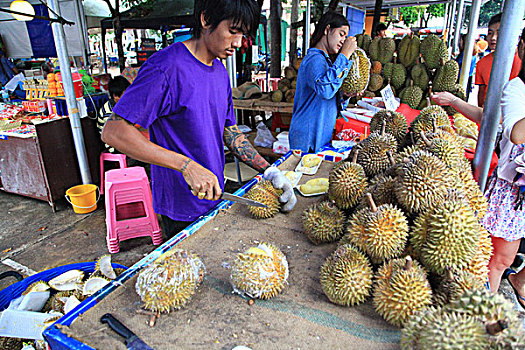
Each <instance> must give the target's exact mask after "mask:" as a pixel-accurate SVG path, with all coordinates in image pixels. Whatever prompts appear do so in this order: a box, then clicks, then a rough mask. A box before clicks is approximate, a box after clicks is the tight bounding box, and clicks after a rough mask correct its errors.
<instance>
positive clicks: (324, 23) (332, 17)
mask: <svg viewBox="0 0 525 350" xmlns="http://www.w3.org/2000/svg"><path fill="white" fill-rule="evenodd" d="M328 26H330V29H336V28H341V27H342V26H348V27H350V25H349V24H348V20H347V19H346V17H345V16H343V15H342V14H340V13H337V12H334V11H327V12H326V13H325V14H324V15H322V16H321V18H320V19H319V22H317V25H316V26H315V30H314V33H313V34H312V38H311V39H310V47H314V46H315V45H317V43H318V42H319V41H320V40H321V38H322V37H323V35H324V31H325V29H326V27H328Z"/></svg>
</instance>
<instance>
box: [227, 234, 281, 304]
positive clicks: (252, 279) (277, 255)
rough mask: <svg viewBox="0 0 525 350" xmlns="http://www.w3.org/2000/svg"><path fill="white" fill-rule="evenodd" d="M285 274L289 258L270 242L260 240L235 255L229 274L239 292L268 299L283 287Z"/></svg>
mask: <svg viewBox="0 0 525 350" xmlns="http://www.w3.org/2000/svg"><path fill="white" fill-rule="evenodd" d="M288 275H289V269H288V261H287V260H286V256H285V255H284V254H283V253H282V252H281V250H280V249H279V248H277V247H276V246H275V245H273V244H271V243H260V244H259V245H257V246H256V247H251V248H249V249H248V250H247V251H245V252H244V253H239V254H238V255H237V257H236V258H235V260H234V261H233V263H232V268H231V275H230V278H231V282H232V285H233V288H234V291H236V292H238V293H239V294H246V295H248V296H249V297H250V298H259V299H270V298H272V297H274V296H276V295H277V294H279V293H280V292H281V291H282V290H283V288H284V287H285V286H286V284H287V280H288Z"/></svg>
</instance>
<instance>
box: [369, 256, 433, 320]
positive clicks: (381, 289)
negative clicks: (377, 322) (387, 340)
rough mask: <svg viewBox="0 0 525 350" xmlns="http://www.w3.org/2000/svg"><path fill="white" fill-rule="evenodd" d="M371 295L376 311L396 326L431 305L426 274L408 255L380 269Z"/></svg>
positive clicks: (430, 290) (430, 294) (430, 292)
mask: <svg viewBox="0 0 525 350" xmlns="http://www.w3.org/2000/svg"><path fill="white" fill-rule="evenodd" d="M373 295H374V299H373V301H374V306H375V309H376V311H377V312H378V313H379V314H380V315H381V316H382V317H383V318H384V319H385V320H386V321H387V322H389V323H391V324H393V325H395V326H398V327H400V326H403V324H404V323H405V322H406V320H407V319H408V318H409V317H410V315H412V314H414V313H416V312H418V311H420V310H422V309H424V308H426V307H428V306H430V305H431V303H432V289H431V288H430V284H429V283H428V280H427V277H426V273H425V271H424V269H423V268H421V266H419V264H417V263H415V262H414V261H413V260H412V259H411V258H410V256H408V257H407V258H406V259H394V260H390V261H389V262H387V263H385V264H384V265H383V266H381V267H380V268H379V270H378V271H377V274H376V285H375V288H374V294H373Z"/></svg>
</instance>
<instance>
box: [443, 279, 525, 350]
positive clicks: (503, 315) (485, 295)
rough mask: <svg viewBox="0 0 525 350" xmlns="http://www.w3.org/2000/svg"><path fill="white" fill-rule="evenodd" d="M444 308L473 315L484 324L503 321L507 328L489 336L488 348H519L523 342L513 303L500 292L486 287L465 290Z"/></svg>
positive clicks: (523, 337) (521, 329)
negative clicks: (494, 291)
mask: <svg viewBox="0 0 525 350" xmlns="http://www.w3.org/2000/svg"><path fill="white" fill-rule="evenodd" d="M446 310H447V311H449V312H457V313H459V314H464V315H468V316H472V317H475V318H477V319H479V320H480V321H481V322H483V323H485V324H491V323H495V322H498V321H505V323H506V325H507V328H506V329H504V330H503V331H502V332H500V333H498V334H497V335H494V336H491V337H490V339H489V341H490V347H489V348H490V349H520V348H522V347H523V344H525V335H524V331H523V321H522V320H520V318H519V317H518V313H517V312H516V311H515V310H514V305H513V303H512V302H510V301H508V300H507V299H505V297H504V296H503V295H502V294H493V293H491V292H490V291H488V290H486V289H471V290H467V291H466V292H465V293H464V294H463V295H462V296H461V297H460V298H458V299H456V300H455V301H452V302H451V303H450V304H448V305H447V306H446Z"/></svg>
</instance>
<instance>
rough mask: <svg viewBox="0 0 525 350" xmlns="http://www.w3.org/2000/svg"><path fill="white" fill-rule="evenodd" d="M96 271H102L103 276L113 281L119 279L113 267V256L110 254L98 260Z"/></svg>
mask: <svg viewBox="0 0 525 350" xmlns="http://www.w3.org/2000/svg"><path fill="white" fill-rule="evenodd" d="M95 271H100V273H101V274H102V275H104V276H106V277H107V278H109V279H112V280H114V279H115V278H117V275H116V273H115V271H114V270H113V267H112V266H111V255H109V254H106V255H103V256H101V257H100V258H99V259H98V260H97V263H96V264H95Z"/></svg>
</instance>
